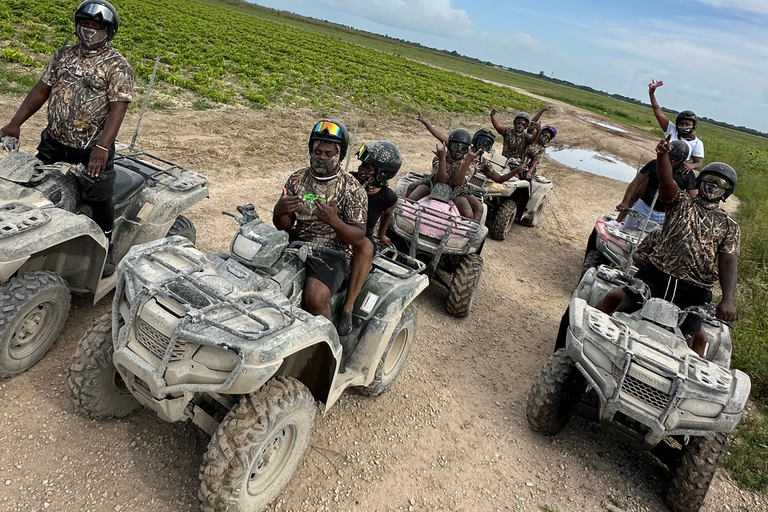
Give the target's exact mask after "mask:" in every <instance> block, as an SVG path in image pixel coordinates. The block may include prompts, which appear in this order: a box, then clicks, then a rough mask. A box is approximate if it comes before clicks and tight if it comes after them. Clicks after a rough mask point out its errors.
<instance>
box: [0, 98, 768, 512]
mask: <svg viewBox="0 0 768 512" xmlns="http://www.w3.org/2000/svg"><path fill="white" fill-rule="evenodd" d="M18 101H19V100H18V98H12V97H8V96H5V97H0V119H8V118H10V116H11V115H12V111H13V109H14V108H15V106H16V105H17V103H18ZM547 116H548V117H547V118H545V122H547V123H551V124H554V125H556V126H557V128H558V130H559V131H558V138H557V141H558V142H564V143H567V144H570V145H577V146H581V147H586V148H593V149H598V150H601V151H607V152H610V153H612V154H614V155H617V156H619V157H621V158H622V159H623V160H624V161H625V162H627V163H629V164H631V165H635V164H636V163H637V161H638V158H639V156H640V154H642V153H645V154H646V155H647V156H648V158H650V155H651V154H652V151H653V146H654V140H653V139H651V138H649V137H648V135H647V134H645V133H643V132H642V131H639V130H635V129H632V128H628V130H629V133H627V134H623V135H619V134H616V133H614V132H610V131H608V130H604V129H601V128H600V127H598V126H596V125H594V124H591V123H588V122H586V121H585V120H584V119H583V118H584V117H587V114H586V113H584V112H582V111H579V110H577V109H574V108H572V107H568V106H563V105H560V104H558V105H557V106H556V107H555V110H554V111H553V112H550V113H548V114H547ZM588 116H589V117H595V116H594V115H593V114H588ZM343 118H344V120H345V121H347V122H348V125H350V126H353V125H354V124H355V121H356V120H361V121H363V122H362V123H361V126H360V128H359V130H358V139H357V143H358V145H359V144H360V143H361V142H363V141H369V140H375V139H379V138H388V139H390V140H392V141H393V142H395V143H396V144H397V145H398V146H399V147H400V148H401V150H402V152H403V155H404V160H405V163H404V169H403V172H407V171H421V172H423V171H424V170H425V169H427V168H428V165H429V162H430V160H431V157H432V154H431V150H432V148H433V147H434V140H433V139H432V138H431V137H430V136H429V135H428V134H427V133H426V131H425V130H424V129H423V128H421V126H420V125H419V124H418V123H417V122H415V121H414V120H411V119H406V118H402V117H401V118H397V117H390V118H386V117H375V116H370V115H366V114H361V113H359V112H353V113H351V114H347V115H345V116H343ZM135 120H136V114H135V113H133V114H129V116H128V119H127V121H126V123H125V126H126V128H125V129H124V131H123V132H122V134H121V138H122V140H128V139H129V138H130V134H131V133H130V132H131V130H132V126H133V124H134V123H135ZM501 120H502V122H504V121H506V122H510V121H511V116H508V115H507V116H505V115H502V116H501ZM313 121H314V118H313V117H311V116H310V115H309V113H308V112H304V111H299V112H297V111H291V110H287V109H281V110H266V111H253V110H249V109H245V108H239V107H227V108H222V109H216V110H210V111H205V112H198V111H193V110H189V109H183V108H181V109H178V110H175V111H173V112H172V113H156V112H150V113H149V114H148V116H147V117H146V118H145V119H144V123H143V133H142V137H141V142H142V143H143V145H144V147H145V148H146V149H147V150H148V151H150V152H154V153H157V154H159V155H161V156H163V157H166V158H170V159H172V160H174V161H178V162H179V163H182V164H185V165H187V166H188V167H190V168H192V169H195V170H198V171H200V172H201V173H204V174H206V175H208V177H209V178H210V179H211V199H210V200H207V201H205V202H204V203H202V204H201V205H199V206H197V207H195V208H194V209H193V211H192V212H191V215H190V217H191V218H192V220H193V221H194V222H195V224H196V226H197V230H198V241H199V246H200V247H201V248H202V249H203V250H227V249H228V243H229V240H230V237H231V235H232V233H233V231H234V229H235V225H234V223H233V222H232V220H231V219H230V218H228V217H224V216H222V215H221V214H220V212H221V211H222V210H224V209H229V210H232V209H233V208H234V207H235V206H236V205H237V204H243V203H246V202H253V203H254V204H255V205H256V206H257V210H258V211H259V213H260V214H262V216H266V218H270V217H271V216H270V215H269V213H270V211H271V208H272V206H273V204H274V202H275V200H276V198H277V197H278V195H279V191H280V187H281V186H282V184H283V182H284V181H285V178H286V177H287V176H288V175H289V174H290V172H292V171H293V170H295V169H297V168H299V167H300V166H303V165H306V161H307V155H306V151H307V150H306V137H307V135H308V129H309V127H310V126H311V125H312V123H313ZM432 121H433V122H435V124H437V125H438V126H440V127H442V128H444V129H447V127H448V126H449V125H451V124H453V125H454V126H459V125H462V126H466V127H467V128H469V129H470V130H474V129H476V128H478V127H480V126H482V125H488V124H489V120H488V118H487V117H479V116H478V117H466V118H458V119H449V118H448V117H446V118H444V119H433V120H432ZM42 123H43V118H42V117H41V116H39V115H38V116H37V117H36V118H34V120H33V121H32V122H30V123H29V124H28V125H26V126H25V129H24V131H23V133H22V137H23V140H22V143H23V146H22V149H26V150H27V151H32V149H33V145H34V144H35V143H36V138H37V134H38V133H39V130H40V129H41V128H42ZM352 165H353V166H355V165H356V164H355V163H354V162H353V163H352ZM540 174H541V175H544V176H547V177H549V178H551V179H552V180H553V182H554V185H555V189H554V191H553V193H552V194H551V196H550V203H549V206H548V210H547V212H546V214H545V216H544V219H543V220H542V222H541V224H540V225H539V226H538V227H537V228H534V229H531V228H525V227H522V226H517V225H516V226H514V227H513V229H512V232H511V234H510V237H509V239H508V240H507V241H505V242H493V241H489V242H488V243H487V244H486V246H485V249H484V252H483V256H484V258H485V273H484V275H483V278H482V280H481V287H480V290H479V292H478V294H477V296H476V297H477V298H476V300H475V304H474V309H473V310H472V313H471V315H470V317H469V318H467V319H465V320H457V319H455V318H452V317H450V316H449V315H448V314H447V313H446V312H445V310H444V303H445V295H446V292H445V291H443V290H442V289H440V288H439V287H438V286H432V287H430V288H429V289H428V290H427V291H426V292H425V293H424V294H423V295H422V296H421V297H420V298H419V299H418V300H417V303H416V308H417V310H418V315H419V331H418V335H417V342H416V345H415V347H414V350H413V352H412V353H411V356H410V359H409V361H408V362H407V364H406V366H405V369H404V371H403V373H402V375H401V377H400V379H399V380H398V382H396V383H395V385H394V386H393V388H392V389H391V390H390V391H389V392H387V393H386V394H384V395H383V396H381V397H380V398H377V399H370V398H364V397H360V396H356V395H353V394H348V395H345V396H344V397H342V399H341V400H340V402H339V403H338V405H337V406H335V407H334V408H333V409H332V410H331V411H330V412H329V414H328V415H326V416H325V417H322V416H320V417H318V419H317V421H316V425H315V432H314V435H313V438H312V442H311V449H310V450H309V451H308V453H307V456H306V458H305V459H304V461H303V463H302V464H301V466H300V468H299V470H298V472H297V473H296V474H295V475H294V477H293V480H292V481H291V483H290V484H289V486H288V487H287V488H286V490H285V491H284V493H283V494H282V496H281V498H279V499H278V501H277V502H276V504H275V505H274V510H307V511H310V510H311V511H315V510H359V511H367V510H382V511H383V510H419V511H421V510H521V511H523V510H526V511H540V510H549V511H558V512H564V511H592V510H602V509H604V508H605V507H608V508H609V509H610V507H614V508H612V509H611V510H626V511H657V510H665V507H664V505H663V495H664V492H665V488H666V482H667V480H668V475H667V473H666V470H665V469H664V468H663V467H662V466H661V465H660V464H658V463H657V462H655V461H654V460H653V459H652V458H651V457H649V456H644V455H639V454H638V453H636V452H634V451H632V450H630V449H626V448H623V447H622V446H620V445H618V444H617V443H616V442H614V441H613V440H611V439H609V438H607V437H606V436H605V435H604V434H603V433H602V432H601V431H600V430H599V429H598V428H596V427H594V426H592V425H589V424H587V423H585V422H583V421H580V420H574V421H573V422H572V423H571V424H570V425H569V426H568V427H567V428H566V429H565V430H564V432H563V433H561V434H560V435H558V436H556V437H555V438H554V439H548V438H544V437H542V436H540V435H538V434H535V433H533V432H532V431H531V430H530V429H529V428H528V426H527V423H526V420H525V415H524V406H525V400H526V397H527V394H528V390H529V388H530V385H531V382H532V380H533V378H534V376H535V375H536V374H537V372H538V371H539V368H540V367H541V365H542V363H543V362H544V360H545V359H546V357H547V356H548V354H550V353H551V350H552V347H553V344H554V339H555V334H556V331H557V326H558V322H559V318H560V315H561V314H562V312H563V310H564V309H565V307H566V304H567V303H568V300H569V298H570V294H571V291H572V289H573V287H574V286H575V284H576V282H577V280H578V276H579V269H580V268H581V259H582V256H583V250H584V244H585V242H586V238H587V236H588V234H589V232H590V230H591V228H592V225H593V223H594V220H595V219H596V217H597V216H598V215H599V214H600V213H603V212H605V211H609V210H611V209H612V208H613V206H614V205H615V204H617V203H618V201H619V200H620V197H621V194H622V193H623V189H624V184H622V183H619V182H616V181H613V180H610V179H607V178H601V177H598V176H594V175H590V174H586V173H583V172H576V171H573V170H570V169H569V168H567V167H564V166H562V165H560V164H557V163H556V162H554V161H552V160H549V159H547V160H545V162H544V163H543V164H542V166H541V168H540ZM108 302H109V300H108V299H105V300H104V301H102V302H101V303H99V304H98V305H96V306H93V305H91V304H90V303H89V301H88V300H87V298H76V299H75V300H74V301H73V307H72V311H71V316H70V318H69V320H68V322H67V325H66V327H65V329H64V331H63V333H62V335H61V336H60V338H59V339H58V341H57V342H56V344H55V345H54V347H53V349H52V350H51V351H50V352H49V353H48V354H47V355H46V356H45V357H44V359H43V360H42V361H40V362H39V363H38V364H37V365H36V366H35V367H34V368H32V369H31V370H29V371H28V372H26V373H24V374H22V375H19V376H17V377H15V378H13V379H10V380H8V381H5V382H2V383H0V510H7V511H25V512H27V511H35V510H50V511H86V510H88V511H132V510H136V511H144V510H152V511H157V512H164V511H174V512H175V511H183V510H196V509H197V508H198V502H197V488H198V481H197V467H198V465H199V464H200V462H201V460H202V455H203V453H204V451H205V449H206V444H207V441H208V440H207V438H206V436H205V435H204V434H203V433H202V431H200V430H199V429H197V427H195V426H194V425H189V424H174V425H170V424H167V423H164V422H163V421H161V420H159V419H157V418H156V417H155V416H154V415H153V414H151V413H150V412H149V411H147V410H142V411H140V412H138V413H137V414H135V415H133V416H131V417H129V418H127V419H125V420H122V421H109V422H95V421H91V420H87V419H85V418H83V417H81V416H79V415H77V414H76V412H75V409H74V407H73V405H72V403H71V402H70V399H69V394H68V391H67V388H66V385H65V374H66V369H67V366H68V365H69V360H70V357H71V355H72V353H73V352H74V350H75V346H76V344H77V341H78V339H79V338H80V336H81V335H82V334H83V333H84V332H85V330H86V329H87V328H88V326H89V325H90V324H91V323H92V322H93V320H94V319H96V318H97V317H98V316H100V315H101V314H103V313H104V312H105V311H106V310H107V308H108ZM766 507H768V501H766V499H765V498H764V497H760V496H756V495H753V494H752V493H748V492H745V491H741V490H739V489H738V488H737V487H736V486H735V485H734V483H733V482H732V481H731V480H730V479H729V478H728V476H727V475H726V474H725V472H724V471H720V472H719V474H718V477H717V478H716V481H715V483H714V485H713V487H712V491H711V492H710V496H709V499H708V505H707V507H706V509H705V510H707V511H710V512H714V511H718V512H719V511H723V510H734V511H735V510H765V509H766Z"/></svg>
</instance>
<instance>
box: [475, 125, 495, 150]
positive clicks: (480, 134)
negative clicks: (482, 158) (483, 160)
mask: <svg viewBox="0 0 768 512" xmlns="http://www.w3.org/2000/svg"><path fill="white" fill-rule="evenodd" d="M482 139H486V141H485V143H483V141H482ZM495 142H496V134H495V133H493V131H492V130H490V129H489V128H480V129H479V130H477V131H476V132H475V134H474V135H473V136H472V146H473V147H474V148H475V149H482V150H484V151H489V150H490V149H491V148H492V147H493V144H494V143H495Z"/></svg>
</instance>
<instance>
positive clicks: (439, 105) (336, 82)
mask: <svg viewBox="0 0 768 512" xmlns="http://www.w3.org/2000/svg"><path fill="white" fill-rule="evenodd" d="M79 1H80V0H4V1H3V2H0V39H1V40H3V41H8V42H9V44H8V45H5V46H3V48H2V50H0V90H2V91H5V92H13V93H22V92H24V91H26V90H28V89H29V87H31V86H32V85H33V84H34V82H35V80H36V79H37V76H39V73H40V68H41V67H42V66H43V65H44V63H45V62H47V61H48V59H49V58H50V55H51V54H52V53H53V52H54V51H55V49H56V48H58V47H59V45H61V44H62V42H63V41H64V40H65V39H66V37H67V36H68V35H69V34H70V33H71V32H72V28H73V27H72V25H73V21H72V13H73V11H74V9H75V7H76V6H77V5H78V3H79ZM222 7H223V8H222ZM119 8H120V15H121V21H122V28H121V30H120V31H119V33H118V36H117V38H116V40H115V41H114V44H115V46H116V47H117V48H118V49H120V51H121V52H122V53H123V54H124V55H125V56H126V57H127V58H128V59H129V60H130V62H131V63H132V64H133V66H134V69H135V70H136V72H137V75H138V76H139V77H140V79H144V80H146V79H147V78H148V77H149V75H150V73H151V71H152V65H153V62H154V59H155V56H156V55H157V54H158V53H159V54H160V55H161V63H162V67H161V69H160V72H159V74H158V76H159V79H160V80H161V82H164V83H165V84H167V87H172V88H180V89H183V90H187V91H190V92H192V93H193V94H195V95H196V96H197V99H196V100H195V101H194V102H193V105H192V106H193V108H195V109H199V110H204V109H207V108H210V107H212V106H214V105H215V104H216V103H231V102H239V103H244V104H248V105H251V106H253V107H262V106H266V105H277V104H283V105H285V104H287V105H295V106H305V107H310V108H313V109H315V110H317V111H318V113H321V114H322V113H324V112H327V111H329V110H335V109H339V108H344V107H346V106H348V105H352V106H355V107H358V108H363V109H368V110H371V111H377V112H391V113H413V112H415V111H417V110H424V111H440V112H455V113H480V112H486V111H488V110H489V109H490V107H492V106H493V107H496V108H500V109H505V108H506V109H511V110H527V111H532V110H534V109H536V108H538V107H539V106H540V105H541V103H540V102H539V101H537V100H534V99H532V98H530V97H528V96H525V95H521V94H517V93H515V92H514V91H512V90H510V89H508V88H504V87H497V86H494V85H491V84H488V83H486V82H483V81H481V80H478V79H482V80H489V81H493V82H498V83H501V84H505V85H509V86H513V87H518V88H522V89H525V90H527V91H529V92H531V93H534V94H539V95H542V96H546V97H549V98H553V99H558V100H561V101H564V102H567V103H569V104H571V105H574V106H577V107H581V108H584V109H586V110H589V111H591V112H595V113H597V114H600V115H603V116H605V117H608V118H610V119H613V120H616V121H619V122H623V123H627V124H629V125H633V126H637V127H640V128H645V129H648V128H652V129H655V131H654V133H657V134H658V135H660V134H661V132H660V131H659V130H658V128H657V124H656V121H655V119H654V118H653V114H652V112H651V110H650V109H649V108H646V107H643V106H641V105H637V104H633V103H628V102H624V101H620V100H617V99H614V98H610V97H607V96H603V95H599V94H595V93H591V92H588V91H584V90H580V89H575V88H571V87H567V86H564V85H561V84H557V83H553V82H551V81H547V80H540V79H537V78H533V77H530V76H526V75H521V74H518V73H513V72H510V71H506V70H503V69H499V68H496V67H492V66H487V65H482V64H478V63H475V62H471V61H468V60H466V59H462V58H457V57H452V56H450V55H448V54H446V53H443V52H438V51H435V50H431V49H428V48H420V47H417V46H413V45H408V44H403V43H401V42H398V41H395V40H392V39H389V38H386V37H382V36H375V35H371V34H366V33H363V32H360V31H356V30H354V29H348V28H345V27H338V26H334V25H332V24H329V23H324V22H312V23H309V22H307V20H303V19H300V18H299V17H294V16H290V17H286V16H283V15H281V14H280V13H277V12H275V11H271V10H265V9H259V8H254V7H252V6H248V5H245V4H242V3H237V2H233V1H230V2H222V1H221V0H200V1H195V0H154V1H152V0H121V1H120V2H119ZM481 57H482V56H481ZM427 64H428V65H427ZM463 75H470V76H472V77H477V78H478V79H474V78H468V77H467V76H463ZM659 96H660V99H661V100H662V101H663V89H662V90H661V91H660V94H659ZM170 105H171V103H170V102H158V103H156V104H154V107H153V108H156V109H165V108H168V107H169V106H170ZM697 132H698V134H699V136H700V138H701V139H702V140H703V141H704V143H705V148H706V162H711V161H724V162H727V163H729V164H731V165H732V166H733V167H734V168H735V169H736V170H737V172H738V175H739V185H738V187H737V189H736V194H737V196H738V197H739V198H740V200H741V206H740V208H739V212H738V216H737V220H738V222H739V224H740V226H741V229H742V252H741V259H740V270H739V277H740V282H739V288H738V297H737V298H738V303H737V306H738V308H739V313H740V316H741V320H740V321H739V322H738V324H737V326H736V329H735V330H734V331H733V335H734V356H733V361H734V364H735V365H736V366H737V367H739V368H741V369H742V370H744V371H746V372H747V373H749V375H750V376H751V378H752V385H753V392H752V394H753V397H754V398H755V400H756V401H757V403H758V404H759V405H760V407H758V408H757V409H758V412H755V413H754V415H753V416H752V417H750V418H749V419H748V420H746V421H745V422H744V424H743V426H742V431H741V433H740V434H739V436H738V438H737V440H736V442H735V444H734V448H733V450H732V454H731V455H730V456H728V457H727V458H726V464H727V465H728V466H729V467H730V468H731V469H732V470H733V471H734V474H735V475H736V476H737V478H739V480H740V482H742V484H744V485H748V486H751V487H753V488H757V489H761V490H763V491H768V476H766V475H765V471H766V466H765V460H766V458H765V456H764V454H765V453H766V447H767V446H768V420H766V416H765V414H763V413H761V412H759V411H768V337H767V335H766V333H768V220H767V219H768V186H766V183H765V182H766V180H767V179H768V139H765V138H762V137H757V136H754V135H748V134H745V133H740V132H736V131H733V130H729V129H726V128H721V127H719V126H715V125H711V124H706V123H702V124H701V125H700V127H699V129H698V130H697ZM706 162H705V163H706Z"/></svg>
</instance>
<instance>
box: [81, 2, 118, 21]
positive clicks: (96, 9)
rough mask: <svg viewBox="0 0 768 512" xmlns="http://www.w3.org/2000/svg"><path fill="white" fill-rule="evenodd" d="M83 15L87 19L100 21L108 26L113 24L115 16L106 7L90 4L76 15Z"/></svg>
mask: <svg viewBox="0 0 768 512" xmlns="http://www.w3.org/2000/svg"><path fill="white" fill-rule="evenodd" d="M82 14H85V15H87V16H88V17H89V18H93V19H101V20H102V21H104V22H106V23H110V24H114V23H115V14H114V13H113V12H112V10H111V9H109V8H108V7H107V6H106V5H102V4H97V3H92V4H88V5H86V6H85V7H83V8H82V9H80V11H79V12H78V15H82Z"/></svg>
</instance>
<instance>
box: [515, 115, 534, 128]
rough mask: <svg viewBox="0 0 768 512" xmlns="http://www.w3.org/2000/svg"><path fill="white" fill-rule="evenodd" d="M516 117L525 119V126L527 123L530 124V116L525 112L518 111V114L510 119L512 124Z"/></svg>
mask: <svg viewBox="0 0 768 512" xmlns="http://www.w3.org/2000/svg"><path fill="white" fill-rule="evenodd" d="M518 119H525V126H528V125H529V124H531V116H529V115H528V114H526V113H525V112H520V113H519V114H517V115H516V116H515V118H514V119H513V120H512V124H515V121H517V120H518Z"/></svg>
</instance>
